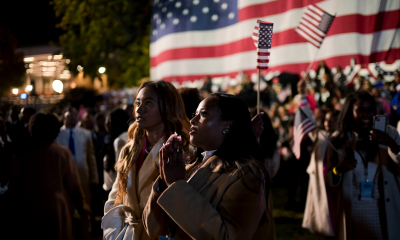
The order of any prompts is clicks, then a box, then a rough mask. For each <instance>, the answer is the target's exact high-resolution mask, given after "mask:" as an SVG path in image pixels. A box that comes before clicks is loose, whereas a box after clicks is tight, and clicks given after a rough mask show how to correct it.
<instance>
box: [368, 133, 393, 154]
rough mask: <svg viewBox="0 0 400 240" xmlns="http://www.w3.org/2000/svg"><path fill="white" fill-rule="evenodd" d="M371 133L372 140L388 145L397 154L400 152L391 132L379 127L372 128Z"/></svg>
mask: <svg viewBox="0 0 400 240" xmlns="http://www.w3.org/2000/svg"><path fill="white" fill-rule="evenodd" d="M371 134H372V135H371V140H373V141H376V142H377V143H378V144H382V145H385V146H388V147H389V148H390V150H391V151H392V152H393V153H395V154H397V153H399V150H400V148H399V145H397V143H396V141H395V140H394V139H393V138H391V137H390V136H389V134H387V133H386V132H382V131H380V130H377V129H372V131H371Z"/></svg>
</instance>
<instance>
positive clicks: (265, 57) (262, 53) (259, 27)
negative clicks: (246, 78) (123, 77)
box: [252, 20, 274, 69]
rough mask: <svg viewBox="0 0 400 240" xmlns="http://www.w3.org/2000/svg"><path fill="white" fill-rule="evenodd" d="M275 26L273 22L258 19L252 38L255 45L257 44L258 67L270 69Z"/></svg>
mask: <svg viewBox="0 0 400 240" xmlns="http://www.w3.org/2000/svg"><path fill="white" fill-rule="evenodd" d="M273 28H274V24H273V23H269V22H264V21H261V20H258V21H257V24H256V26H255V27H254V31H253V35H252V38H253V41H254V45H256V48H257V68H258V69H268V63H269V56H270V52H271V44H272V32H273Z"/></svg>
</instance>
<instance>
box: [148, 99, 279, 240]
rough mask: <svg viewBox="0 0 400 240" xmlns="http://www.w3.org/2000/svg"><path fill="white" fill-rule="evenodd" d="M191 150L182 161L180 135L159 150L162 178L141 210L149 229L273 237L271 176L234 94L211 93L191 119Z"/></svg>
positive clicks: (199, 235) (182, 235) (154, 233)
mask: <svg viewBox="0 0 400 240" xmlns="http://www.w3.org/2000/svg"><path fill="white" fill-rule="evenodd" d="M190 123H191V128H190V132H189V134H190V143H191V144H192V145H194V146H195V147H197V148H199V149H200V148H201V149H204V152H203V153H201V154H200V153H199V152H197V151H196V152H195V154H193V155H191V156H190V157H189V159H188V161H187V164H186V166H185V162H186V161H185V156H184V151H183V150H184V149H183V146H184V145H183V141H182V140H181V139H183V138H182V137H181V136H177V135H173V136H171V137H170V138H169V140H168V141H167V143H166V145H165V146H164V147H163V148H162V149H161V150H160V155H161V156H160V177H159V178H158V179H157V180H156V181H155V182H154V185H153V188H152V191H151V194H150V197H149V200H148V202H147V205H146V208H145V210H144V213H143V221H144V226H145V228H146V231H147V233H148V234H149V235H150V236H151V237H153V238H155V237H159V236H165V235H168V237H172V238H173V239H177V240H179V239H273V238H274V237H275V232H274V225H273V219H272V217H271V213H270V211H269V209H268V207H267V206H268V199H269V198H270V196H269V195H268V192H269V177H268V173H267V172H266V170H265V168H264V167H263V164H262V162H261V161H260V148H259V145H258V142H257V140H256V138H255V136H254V133H253V130H252V125H251V119H250V113H249V110H248V108H247V106H246V104H245V103H244V102H243V101H242V100H240V99H239V98H238V97H235V96H233V95H229V94H224V93H212V94H210V95H209V96H208V97H207V98H205V99H204V100H203V101H202V102H201V103H200V105H199V106H198V108H197V111H196V114H195V116H194V117H193V118H192V119H191V121H190Z"/></svg>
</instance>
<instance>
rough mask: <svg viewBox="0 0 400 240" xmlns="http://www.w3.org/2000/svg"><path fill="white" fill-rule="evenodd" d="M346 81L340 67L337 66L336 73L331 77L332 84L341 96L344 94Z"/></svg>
mask: <svg viewBox="0 0 400 240" xmlns="http://www.w3.org/2000/svg"><path fill="white" fill-rule="evenodd" d="M346 81H347V76H346V75H345V74H344V73H343V70H342V67H341V66H340V65H338V66H337V67H336V73H335V75H334V77H333V82H334V83H335V84H336V85H337V86H338V90H339V91H340V92H341V94H342V95H343V96H345V94H346Z"/></svg>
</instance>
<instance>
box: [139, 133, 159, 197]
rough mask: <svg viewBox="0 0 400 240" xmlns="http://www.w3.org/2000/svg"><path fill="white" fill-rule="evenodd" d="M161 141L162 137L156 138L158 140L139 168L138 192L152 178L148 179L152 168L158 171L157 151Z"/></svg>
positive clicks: (152, 170)
mask: <svg viewBox="0 0 400 240" xmlns="http://www.w3.org/2000/svg"><path fill="white" fill-rule="evenodd" d="M163 143H164V137H162V138H161V139H160V140H158V142H157V143H156V144H155V145H154V147H153V148H152V149H151V151H150V152H149V154H148V155H147V157H146V159H145V160H144V162H143V165H142V167H141V168H140V170H139V176H137V180H138V185H137V186H138V192H139V193H140V192H141V191H142V189H143V187H145V186H147V182H148V181H153V180H154V179H149V176H151V175H152V173H153V172H154V170H157V171H158V152H159V151H160V149H161V147H162V144H163Z"/></svg>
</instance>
